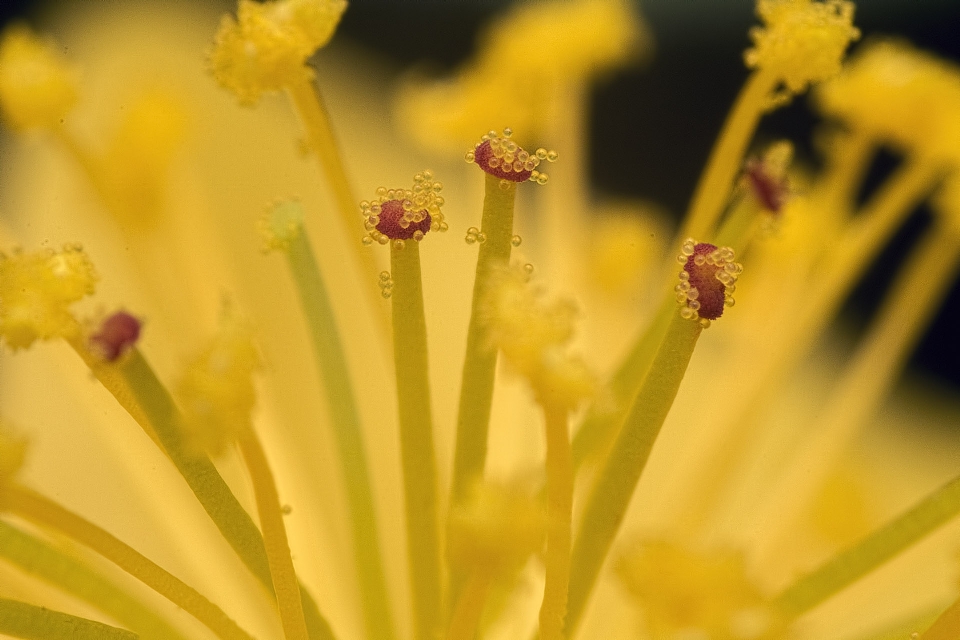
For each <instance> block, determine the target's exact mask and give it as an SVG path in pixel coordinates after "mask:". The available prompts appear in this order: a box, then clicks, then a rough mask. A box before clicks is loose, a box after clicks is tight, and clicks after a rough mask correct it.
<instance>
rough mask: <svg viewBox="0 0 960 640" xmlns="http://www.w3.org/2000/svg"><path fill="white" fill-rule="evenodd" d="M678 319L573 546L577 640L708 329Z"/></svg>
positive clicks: (571, 617)
mask: <svg viewBox="0 0 960 640" xmlns="http://www.w3.org/2000/svg"><path fill="white" fill-rule="evenodd" d="M674 313H675V314H676V315H674V317H673V320H672V321H671V323H670V326H669V327H668V329H667V334H666V337H665V338H664V340H663V343H662V344H661V346H660V349H659V350H658V351H657V355H656V357H655V358H654V360H653V364H652V366H651V367H650V372H649V373H648V374H647V376H646V377H645V378H644V381H643V384H642V385H641V386H640V390H639V391H638V392H637V396H636V398H635V399H634V401H633V406H632V407H631V409H630V412H629V413H628V414H627V417H626V420H625V421H624V423H623V426H622V427H621V428H620V433H619V435H618V436H617V440H616V443H615V444H614V446H613V448H612V450H611V452H610V456H609V457H608V459H607V461H606V463H605V464H604V467H603V469H602V471H601V472H600V475H599V477H598V479H597V482H596V484H595V486H594V488H593V491H592V493H591V495H590V498H589V499H588V502H587V505H586V508H585V509H584V512H583V521H582V525H581V527H580V531H579V534H578V535H577V539H576V541H575V542H574V545H573V554H572V559H571V566H572V571H571V576H570V601H569V611H568V617H567V625H566V629H567V634H568V635H570V636H571V637H572V636H573V635H574V631H575V630H576V626H577V624H578V623H579V621H580V616H581V615H582V614H583V611H584V609H585V608H586V605H587V601H588V599H589V597H590V593H591V591H592V590H593V586H594V584H595V583H596V580H597V576H598V575H599V573H600V568H601V566H602V565H603V562H604V560H605V559H606V557H607V553H608V552H609V550H610V545H611V544H612V543H613V539H614V537H615V536H616V534H617V530H618V529H619V528H620V523H621V522H622V521H623V517H624V515H625V514H626V511H627V506H628V505H629V503H630V498H631V497H632V496H633V492H634V490H635V489H636V486H637V483H638V482H639V480H640V476H641V474H642V473H643V470H644V468H645V467H646V464H647V459H648V458H649V456H650V451H651V450H652V449H653V444H654V442H655V441H656V439H657V436H658V435H659V433H660V428H661V427H662V426H663V422H664V420H666V418H667V414H668V413H669V412H670V407H671V406H673V400H674V398H675V397H676V395H677V390H678V389H679V388H680V382H681V381H682V380H683V376H684V374H685V373H686V371H687V365H688V364H689V363H690V358H691V356H692V355H693V349H694V347H695V346H696V344H697V339H698V338H699V337H700V332H701V331H702V327H701V326H700V324H699V323H698V322H695V321H692V320H686V319H684V318H681V317H680V315H679V313H676V311H674Z"/></svg>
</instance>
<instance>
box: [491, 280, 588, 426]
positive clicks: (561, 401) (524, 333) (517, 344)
mask: <svg viewBox="0 0 960 640" xmlns="http://www.w3.org/2000/svg"><path fill="white" fill-rule="evenodd" d="M489 277H490V280H489V284H488V289H487V291H488V294H487V295H486V297H485V299H484V300H483V302H482V305H483V307H482V309H481V317H482V318H483V322H484V324H485V326H486V327H487V336H488V339H489V341H490V344H491V345H492V346H494V347H496V348H499V349H500V350H501V351H502V352H503V355H504V357H505V358H506V359H507V361H508V362H509V363H510V365H511V366H512V367H513V368H514V369H515V370H516V371H517V372H519V373H520V374H521V375H523V376H524V377H525V378H527V379H528V380H529V381H530V384H531V386H532V387H533V389H534V392H535V393H536V394H537V397H538V398H539V400H540V401H541V402H542V403H543V404H544V405H546V406H551V407H566V408H573V407H575V406H576V405H577V403H579V402H580V401H581V400H583V399H584V398H586V397H589V396H590V395H591V394H592V393H593V390H594V378H593V376H592V375H591V374H590V372H589V371H588V370H587V367H586V365H585V364H584V363H583V361H582V360H581V359H580V358H578V357H576V356H571V355H570V354H568V353H567V350H566V345H567V343H568V342H569V341H570V339H571V337H572V336H573V320H574V318H575V316H576V313H577V312H576V308H575V307H574V305H573V304H572V303H571V302H569V301H566V300H561V301H555V302H550V303H546V302H544V301H543V299H542V292H541V291H539V290H538V289H536V288H534V287H533V286H531V285H530V283H529V282H528V279H529V278H528V275H527V273H526V272H525V271H523V270H522V269H518V268H506V267H501V268H498V269H495V270H493V272H492V273H491V274H490V276H489Z"/></svg>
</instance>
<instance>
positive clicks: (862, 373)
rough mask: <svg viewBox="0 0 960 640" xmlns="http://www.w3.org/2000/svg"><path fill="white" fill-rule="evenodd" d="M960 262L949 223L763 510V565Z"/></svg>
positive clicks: (918, 260) (903, 278)
mask: <svg viewBox="0 0 960 640" xmlns="http://www.w3.org/2000/svg"><path fill="white" fill-rule="evenodd" d="M958 266H960V237H958V235H957V233H956V231H954V230H952V229H949V228H948V227H947V226H945V225H944V224H943V223H942V222H940V223H938V225H937V227H936V228H935V229H934V230H933V232H932V233H931V234H930V235H929V236H928V237H927V238H925V239H924V240H923V242H922V244H921V246H920V247H918V248H917V249H916V250H915V251H914V254H913V255H912V256H911V258H910V261H909V262H908V264H907V265H906V266H905V267H904V268H903V269H902V270H901V272H900V275H899V276H898V278H897V281H896V283H895V285H894V289H893V291H892V293H891V294H890V296H889V297H888V299H887V300H886V301H885V302H884V305H883V308H882V309H881V311H880V314H879V316H878V318H877V320H876V321H875V323H874V326H873V327H872V328H871V330H870V333H869V335H868V336H867V337H866V338H865V339H864V343H863V345H862V346H861V347H860V348H859V349H858V350H857V353H856V355H855V356H854V358H853V361H852V362H851V364H850V365H849V366H848V368H847V370H846V372H845V373H844V374H843V377H842V379H841V380H840V383H839V384H838V385H837V387H836V389H837V390H836V391H835V392H834V394H833V395H832V397H831V398H830V399H829V401H828V403H827V405H826V407H825V408H824V411H823V414H822V415H823V417H822V418H821V420H820V422H819V424H818V425H816V426H815V428H813V429H811V430H810V433H811V436H810V438H809V439H808V440H807V441H806V442H804V443H803V445H802V449H801V451H799V452H798V454H797V455H796V456H795V457H794V459H793V460H792V461H791V462H790V463H789V466H788V467H787V468H786V470H785V471H783V472H782V474H781V475H780V480H779V482H777V484H776V485H775V487H774V488H773V489H772V490H771V491H770V492H769V493H768V495H769V500H768V502H767V503H766V504H764V505H762V506H761V507H760V508H759V509H757V510H756V513H757V514H758V515H757V518H756V521H757V522H758V523H761V525H767V524H769V527H766V526H765V528H764V535H763V537H762V538H761V540H760V541H759V542H758V543H757V547H756V550H755V553H756V563H757V565H758V566H768V565H770V564H772V563H773V562H775V559H776V548H777V543H779V542H781V541H782V539H783V538H782V537H783V535H784V534H786V532H787V531H789V530H790V529H791V528H792V527H793V526H794V524H795V523H796V518H797V517H798V516H799V515H800V513H801V512H802V510H803V508H804V507H805V506H806V505H807V504H808V503H809V501H810V500H811V499H812V498H813V497H814V496H815V495H816V491H817V489H818V488H819V487H820V486H821V485H822V484H823V482H824V481H825V480H826V478H827V477H828V476H829V474H830V471H831V470H832V469H833V468H834V466H835V465H836V464H837V463H838V461H839V459H840V457H841V455H842V454H843V453H844V451H845V450H846V449H847V447H848V446H849V444H850V442H852V441H853V439H854V438H855V437H856V435H857V434H858V433H859V432H860V430H861V429H862V428H863V427H864V426H866V421H867V418H869V416H870V415H871V413H872V412H873V411H874V410H875V409H876V407H877V404H878V403H879V402H880V401H881V400H882V399H883V398H884V397H885V396H886V395H887V392H888V390H889V389H890V387H891V386H893V384H894V382H895V381H896V377H897V374H898V373H899V372H900V370H901V369H902V367H903V365H904V364H905V362H906V359H907V358H908V357H909V355H910V353H911V352H912V351H913V347H914V346H915V344H916V342H917V340H919V338H920V337H921V335H922V332H923V330H924V328H925V327H926V326H927V323H928V322H929V321H930V319H931V317H932V316H933V314H934V313H935V312H936V310H937V307H938V306H939V302H940V300H941V299H942V298H943V296H944V295H945V294H946V292H947V289H948V287H949V286H950V285H951V283H952V282H953V279H954V276H955V275H956V272H957V268H958Z"/></svg>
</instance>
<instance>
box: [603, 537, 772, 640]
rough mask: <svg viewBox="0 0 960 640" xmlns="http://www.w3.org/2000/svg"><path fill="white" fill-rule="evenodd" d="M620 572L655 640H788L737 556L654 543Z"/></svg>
mask: <svg viewBox="0 0 960 640" xmlns="http://www.w3.org/2000/svg"><path fill="white" fill-rule="evenodd" d="M617 573H618V575H619V577H620V580H621V582H622V584H623V585H624V586H625V587H626V589H627V591H628V592H629V593H630V595H631V596H633V597H634V598H635V599H636V601H637V604H638V605H639V606H640V607H641V609H642V610H643V614H644V616H643V619H644V624H645V625H646V627H647V632H648V633H649V635H650V637H652V638H710V640H761V639H763V640H766V639H771V640H772V639H773V638H782V637H783V636H782V633H783V631H784V629H783V626H782V623H780V622H779V621H778V620H777V619H776V616H775V615H774V614H773V612H772V611H771V610H770V609H769V608H768V607H766V606H765V604H764V599H763V597H762V596H761V594H760V591H759V590H758V589H757V587H756V586H754V584H753V583H752V582H751V581H750V579H749V578H748V577H747V575H746V570H745V567H744V563H743V559H742V558H741V557H740V556H739V555H738V554H736V553H732V552H729V551H701V550H693V549H688V548H685V547H681V546H679V545H676V544H672V543H669V542H663V541H650V542H645V543H642V544H637V545H636V546H635V547H634V548H632V549H631V550H630V551H629V552H628V553H626V554H624V555H623V556H622V557H621V559H620V561H619V563H618V564H617Z"/></svg>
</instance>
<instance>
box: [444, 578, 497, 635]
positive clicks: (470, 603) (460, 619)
mask: <svg viewBox="0 0 960 640" xmlns="http://www.w3.org/2000/svg"><path fill="white" fill-rule="evenodd" d="M489 590H490V576H489V575H488V574H486V573H484V572H483V571H477V572H475V573H474V574H473V576H472V577H471V578H470V580H468V581H467V584H466V586H465V587H464V588H463V589H462V591H461V592H460V598H459V599H458V600H457V606H456V608H455V609H454V610H453V618H452V619H451V620H450V627H449V628H448V629H447V640H473V639H474V638H475V637H476V635H477V625H478V624H479V623H480V616H481V614H483V605H484V604H485V603H486V600H487V592H488V591H489Z"/></svg>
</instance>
